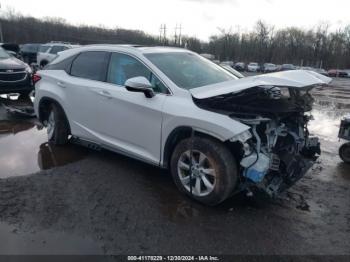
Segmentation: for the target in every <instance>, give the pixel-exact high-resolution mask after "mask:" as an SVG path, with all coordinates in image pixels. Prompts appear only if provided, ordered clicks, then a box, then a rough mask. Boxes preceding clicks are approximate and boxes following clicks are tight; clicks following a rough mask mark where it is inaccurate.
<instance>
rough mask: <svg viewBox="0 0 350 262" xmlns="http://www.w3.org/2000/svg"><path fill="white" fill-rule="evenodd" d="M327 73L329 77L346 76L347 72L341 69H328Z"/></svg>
mask: <svg viewBox="0 0 350 262" xmlns="http://www.w3.org/2000/svg"><path fill="white" fill-rule="evenodd" d="M328 75H329V76H330V77H348V73H347V72H346V71H345V70H341V69H330V70H328Z"/></svg>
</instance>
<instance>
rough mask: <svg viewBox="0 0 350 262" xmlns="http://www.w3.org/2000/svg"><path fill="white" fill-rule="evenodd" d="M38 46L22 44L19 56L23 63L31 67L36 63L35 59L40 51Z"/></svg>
mask: <svg viewBox="0 0 350 262" xmlns="http://www.w3.org/2000/svg"><path fill="white" fill-rule="evenodd" d="M40 46H41V45H40V44H24V45H22V46H21V50H20V54H21V57H22V59H23V61H24V62H25V63H27V64H28V65H31V64H32V63H36V57H37V54H38V51H39V49H40Z"/></svg>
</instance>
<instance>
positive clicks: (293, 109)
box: [193, 85, 321, 196]
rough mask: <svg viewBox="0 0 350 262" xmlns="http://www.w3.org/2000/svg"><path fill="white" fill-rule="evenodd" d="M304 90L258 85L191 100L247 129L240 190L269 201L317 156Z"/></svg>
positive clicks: (299, 174) (292, 182) (318, 149)
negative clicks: (255, 190) (260, 194)
mask: <svg viewBox="0 0 350 262" xmlns="http://www.w3.org/2000/svg"><path fill="white" fill-rule="evenodd" d="M311 88H312V87H310V88H305V89H301V88H294V87H279V86H275V85H273V86H270V85H262V86H255V87H251V88H247V89H245V90H243V91H239V92H233V93H227V94H220V95H216V96H212V97H207V98H201V99H198V98H195V97H194V98H193V99H194V102H195V103H196V104H197V106H199V107H201V108H202V109H205V110H210V111H215V112H217V113H221V114H225V115H228V116H229V117H231V118H232V119H234V120H236V121H239V122H241V123H244V124H246V125H248V126H250V127H251V129H250V132H251V138H250V139H248V140H246V141H245V142H243V143H242V145H243V146H242V152H241V154H240V156H239V157H240V159H239V162H240V175H241V181H242V183H241V184H240V190H250V189H252V188H258V189H260V190H262V191H264V192H266V193H267V194H269V195H270V196H275V195H276V194H278V193H280V192H281V191H283V190H285V189H287V188H288V187H290V186H291V185H293V184H294V183H295V182H296V181H297V180H299V179H300V178H301V177H303V176H304V174H305V173H306V172H307V171H308V170H309V168H310V167H311V166H312V165H313V164H314V162H315V161H316V159H317V157H318V156H319V155H320V153H321V150H320V143H319V140H318V138H317V137H313V136H311V135H310V133H309V131H308V128H307V125H308V122H309V121H310V120H311V116H308V115H306V114H305V112H308V111H311V109H312V104H313V99H312V97H311V95H310V93H309V91H310V90H311Z"/></svg>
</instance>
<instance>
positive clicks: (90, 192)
mask: <svg viewBox="0 0 350 262" xmlns="http://www.w3.org/2000/svg"><path fill="white" fill-rule="evenodd" d="M335 84H336V85H337V88H338V89H341V90H337V92H338V91H339V92H345V93H347V92H348V93H349V94H350V83H349V82H345V83H343V82H342V83H339V81H335ZM332 88H334V87H330V88H326V89H323V90H316V91H315V96H316V98H317V104H316V107H315V108H316V109H315V111H314V112H313V113H314V115H315V121H314V124H312V126H311V127H310V129H311V130H312V131H313V132H314V133H316V134H318V135H319V136H320V137H321V139H322V151H323V152H322V156H321V157H320V159H319V161H318V162H317V164H316V165H315V166H314V167H313V169H312V170H311V171H310V172H308V174H307V175H306V176H305V177H304V178H303V179H301V180H300V181H299V182H298V183H297V184H296V185H295V186H294V187H292V188H291V189H290V190H289V191H288V192H286V193H285V194H283V195H281V197H280V198H278V199H276V200H273V201H269V200H267V199H261V198H260V197H255V198H247V197H245V196H243V195H239V196H235V197H233V198H231V199H229V200H227V201H225V202H224V203H223V204H221V205H220V206H218V207H206V206H202V205H200V204H197V203H195V202H193V201H191V200H190V199H188V198H187V197H185V196H183V195H181V194H180V193H179V192H178V190H177V189H176V187H175V185H174V183H173V182H172V179H171V176H170V174H169V173H168V172H167V171H165V170H160V169H158V168H155V167H152V166H149V165H146V164H143V163H140V162H138V161H135V160H132V159H129V158H126V157H123V156H120V155H117V154H114V153H110V152H107V151H101V152H95V151H91V150H88V149H85V148H81V147H79V146H75V145H70V146H68V147H63V148H56V147H52V146H50V145H48V144H47V143H46V138H45V130H40V128H39V129H38V128H37V127H36V126H35V120H34V119H31V120H28V119H22V118H18V117H16V118H14V117H13V116H9V115H7V114H6V113H5V112H4V109H3V108H0V119H2V120H0V150H2V152H1V154H0V165H1V168H0V243H4V244H1V245H0V254H191V255H193V254H216V255H220V254H250V255H254V254H255V255H256V254H269V255H275V254H280V255H285V254H290V255H316V254H317V255H350V204H349V201H350V166H349V165H346V164H344V163H342V162H341V161H340V159H339V157H338V156H337V150H338V148H339V145H340V144H341V143H340V142H339V141H338V140H337V138H336V135H337V134H336V132H337V129H338V125H339V119H340V118H341V117H342V116H343V115H344V114H345V113H346V112H347V107H346V106H345V107H344V106H342V105H339V104H338V103H337V101H338V100H339V99H340V98H337V97H334V98H332V97H329V95H323V94H330V93H331V94H334V91H335V90H332ZM317 92H318V93H320V94H317ZM341 99H342V100H341V103H345V105H347V102H348V101H346V100H347V99H343V98H341ZM343 100H344V101H343ZM322 101H325V102H322ZM348 103H349V104H350V101H349V102H348Z"/></svg>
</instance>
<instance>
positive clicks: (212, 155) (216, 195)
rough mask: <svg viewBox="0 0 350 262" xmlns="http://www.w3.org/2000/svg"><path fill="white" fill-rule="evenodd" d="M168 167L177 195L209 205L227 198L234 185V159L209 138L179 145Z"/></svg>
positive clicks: (187, 141) (198, 138)
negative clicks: (182, 194) (179, 192)
mask: <svg viewBox="0 0 350 262" xmlns="http://www.w3.org/2000/svg"><path fill="white" fill-rule="evenodd" d="M191 147H192V150H191ZM191 152H192V156H191ZM191 160H192V164H190V163H191ZM170 168H171V174H172V177H173V179H174V182H175V184H176V186H177V187H178V188H179V190H180V191H181V192H183V193H185V194H186V195H188V196H190V197H191V198H193V199H195V200H197V201H199V202H201V203H203V204H206V205H210V206H214V205H217V204H219V203H221V202H222V201H224V200H225V199H227V198H228V197H229V196H230V195H231V193H232V191H233V190H234V188H235V186H236V183H237V177H238V174H237V166H236V160H235V158H234V156H233V155H232V153H231V152H230V151H229V150H228V148H227V147H226V146H225V145H224V144H222V143H221V142H219V141H216V140H214V139H210V138H201V137H194V139H193V142H192V141H191V139H190V138H188V139H185V140H182V141H181V142H179V144H178V145H177V146H176V147H175V149H174V152H173V154H172V156H171V162H170Z"/></svg>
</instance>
